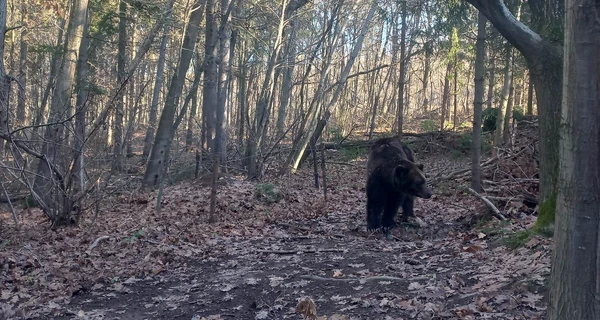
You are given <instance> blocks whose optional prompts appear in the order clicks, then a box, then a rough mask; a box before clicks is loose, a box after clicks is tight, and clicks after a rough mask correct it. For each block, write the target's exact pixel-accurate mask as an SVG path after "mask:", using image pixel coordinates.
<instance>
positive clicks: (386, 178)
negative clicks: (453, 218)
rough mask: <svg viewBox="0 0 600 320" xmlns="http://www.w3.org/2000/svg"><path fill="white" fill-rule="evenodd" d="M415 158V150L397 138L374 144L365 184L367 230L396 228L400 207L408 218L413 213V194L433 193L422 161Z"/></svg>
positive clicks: (370, 151) (382, 140)
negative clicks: (419, 162) (418, 161)
mask: <svg viewBox="0 0 600 320" xmlns="http://www.w3.org/2000/svg"><path fill="white" fill-rule="evenodd" d="M414 161H415V159H414V157H413V153H412V151H411V150H410V149H409V148H408V147H407V146H406V145H405V144H404V143H402V142H401V141H400V140H399V139H398V138H382V139H379V140H377V141H375V143H374V144H373V146H371V148H370V150H369V160H368V162H367V171H368V177H367V188H366V189H367V229H368V230H377V229H380V228H381V227H383V230H384V231H387V230H389V229H391V228H393V227H394V225H395V223H394V217H395V216H396V213H397V212H398V209H399V208H400V207H402V211H403V217H402V219H403V220H404V221H406V219H407V218H408V217H410V216H414V213H413V205H414V197H420V198H424V199H429V198H430V197H431V191H430V190H429V188H428V187H427V181H426V179H425V175H424V174H423V165H422V164H415V163H414ZM382 212H383V215H382Z"/></svg>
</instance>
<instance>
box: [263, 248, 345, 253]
mask: <svg viewBox="0 0 600 320" xmlns="http://www.w3.org/2000/svg"><path fill="white" fill-rule="evenodd" d="M346 251H347V250H344V249H314V250H302V249H298V250H293V249H292V250H262V249H257V250H256V252H260V253H274V254H297V253H320V252H346Z"/></svg>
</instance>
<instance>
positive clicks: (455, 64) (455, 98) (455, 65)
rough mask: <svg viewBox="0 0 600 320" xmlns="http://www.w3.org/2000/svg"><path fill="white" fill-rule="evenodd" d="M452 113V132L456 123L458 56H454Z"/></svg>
mask: <svg viewBox="0 0 600 320" xmlns="http://www.w3.org/2000/svg"><path fill="white" fill-rule="evenodd" d="M453 80H454V93H453V96H454V112H453V113H452V117H453V119H452V130H454V131H456V125H457V122H458V114H457V111H458V55H455V56H454V79H453Z"/></svg>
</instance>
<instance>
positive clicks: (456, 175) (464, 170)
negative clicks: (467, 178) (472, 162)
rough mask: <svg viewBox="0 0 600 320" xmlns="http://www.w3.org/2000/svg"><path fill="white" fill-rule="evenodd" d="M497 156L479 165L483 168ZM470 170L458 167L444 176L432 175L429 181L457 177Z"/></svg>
mask: <svg viewBox="0 0 600 320" xmlns="http://www.w3.org/2000/svg"><path fill="white" fill-rule="evenodd" d="M497 159H498V158H497V157H493V158H490V159H488V160H486V161H485V162H484V163H482V164H481V165H480V167H481V168H482V169H483V168H484V167H486V166H488V165H490V164H492V163H493V162H494V160H497ZM470 172H471V168H465V169H460V170H457V171H454V172H451V173H450V174H448V175H446V176H441V177H433V178H432V179H431V183H432V184H433V183H438V182H440V181H444V180H450V179H452V178H458V177H462V176H463V175H466V174H467V173H470Z"/></svg>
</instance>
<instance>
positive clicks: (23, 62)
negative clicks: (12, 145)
mask: <svg viewBox="0 0 600 320" xmlns="http://www.w3.org/2000/svg"><path fill="white" fill-rule="evenodd" d="M21 20H22V21H23V24H24V25H23V27H22V28H21V48H20V50H19V76H18V80H19V86H18V94H17V124H18V125H19V126H23V125H25V89H26V88H27V48H28V46H27V43H28V41H29V40H28V38H27V24H28V18H27V5H26V4H25V1H23V2H21Z"/></svg>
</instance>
